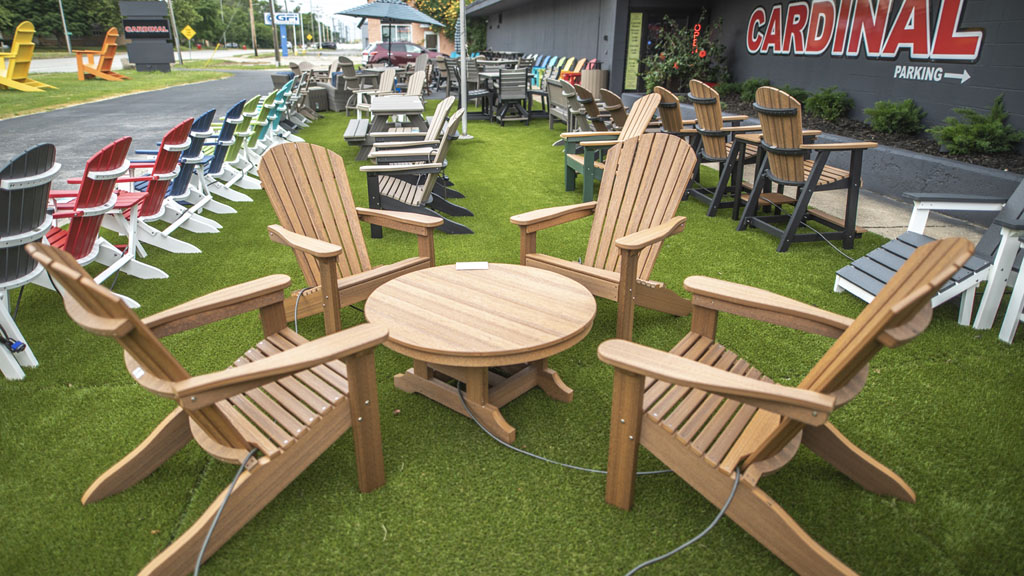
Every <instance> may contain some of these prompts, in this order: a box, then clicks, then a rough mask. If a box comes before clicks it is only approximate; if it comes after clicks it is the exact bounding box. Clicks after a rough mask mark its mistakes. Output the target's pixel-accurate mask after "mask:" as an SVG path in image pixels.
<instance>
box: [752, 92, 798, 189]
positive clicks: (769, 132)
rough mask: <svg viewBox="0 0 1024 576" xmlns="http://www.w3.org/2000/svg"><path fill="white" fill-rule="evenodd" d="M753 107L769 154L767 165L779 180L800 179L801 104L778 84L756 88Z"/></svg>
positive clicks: (793, 180) (795, 180) (765, 148)
mask: <svg viewBox="0 0 1024 576" xmlns="http://www.w3.org/2000/svg"><path fill="white" fill-rule="evenodd" d="M754 109H755V110H757V117H758V118H759V119H760V121H761V128H762V130H763V132H762V133H763V136H762V138H761V147H762V148H763V149H764V151H765V155H766V156H767V157H768V167H769V168H770V169H771V171H772V174H773V175H774V176H775V177H776V178H779V179H781V180H786V181H789V182H803V180H804V153H803V151H801V150H800V145H801V144H802V143H803V125H802V121H801V111H802V107H801V106H800V102H798V101H797V99H796V98H793V97H792V96H790V95H789V94H786V93H785V92H783V91H782V90H779V89H778V88H773V87H771V86H762V87H760V88H758V89H757V93H756V97H755V101H754Z"/></svg>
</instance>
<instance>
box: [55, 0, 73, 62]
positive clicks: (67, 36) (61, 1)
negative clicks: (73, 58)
mask: <svg viewBox="0 0 1024 576" xmlns="http://www.w3.org/2000/svg"><path fill="white" fill-rule="evenodd" d="M57 5H58V6H60V23H61V25H62V26H64V41H65V42H67V44H68V54H71V35H70V34H68V23H67V21H66V20H64V0H57Z"/></svg>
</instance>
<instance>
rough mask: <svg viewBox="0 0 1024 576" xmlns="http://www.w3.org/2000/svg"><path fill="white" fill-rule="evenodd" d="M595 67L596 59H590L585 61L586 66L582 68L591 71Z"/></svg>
mask: <svg viewBox="0 0 1024 576" xmlns="http://www.w3.org/2000/svg"><path fill="white" fill-rule="evenodd" d="M596 67H597V58H591V59H590V60H588V61H587V65H586V66H584V67H583V69H584V70H593V69H595V68H596Z"/></svg>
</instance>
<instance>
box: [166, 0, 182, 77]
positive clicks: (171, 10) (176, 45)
mask: <svg viewBox="0 0 1024 576" xmlns="http://www.w3.org/2000/svg"><path fill="white" fill-rule="evenodd" d="M167 11H168V12H169V13H170V14H171V32H173V33H174V48H175V49H177V50H178V64H181V65H182V66H184V65H185V60H184V59H182V57H181V41H180V40H178V25H177V24H176V23H175V22H174V5H172V4H171V0H167Z"/></svg>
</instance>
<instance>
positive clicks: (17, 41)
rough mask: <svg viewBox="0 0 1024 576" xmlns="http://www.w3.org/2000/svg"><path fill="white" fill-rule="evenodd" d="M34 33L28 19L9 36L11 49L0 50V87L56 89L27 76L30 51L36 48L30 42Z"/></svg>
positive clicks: (33, 90) (38, 90)
mask: <svg viewBox="0 0 1024 576" xmlns="http://www.w3.org/2000/svg"><path fill="white" fill-rule="evenodd" d="M35 34H36V27H35V26H33V25H32V23H31V22H29V21H28V20H26V21H24V22H22V23H21V24H18V27H17V28H15V30H14V37H13V38H11V51H10V52H0V88H2V89H8V88H10V89H12V90H19V91H21V92H42V91H43V88H53V89H54V90H56V89H57V88H56V87H55V86H50V85H49V84H44V83H42V82H40V81H38V80H33V79H31V78H29V77H28V69H29V66H31V65H32V53H33V52H34V51H35V48H36V45H35V44H33V43H32V40H33V38H34V37H35Z"/></svg>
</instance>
